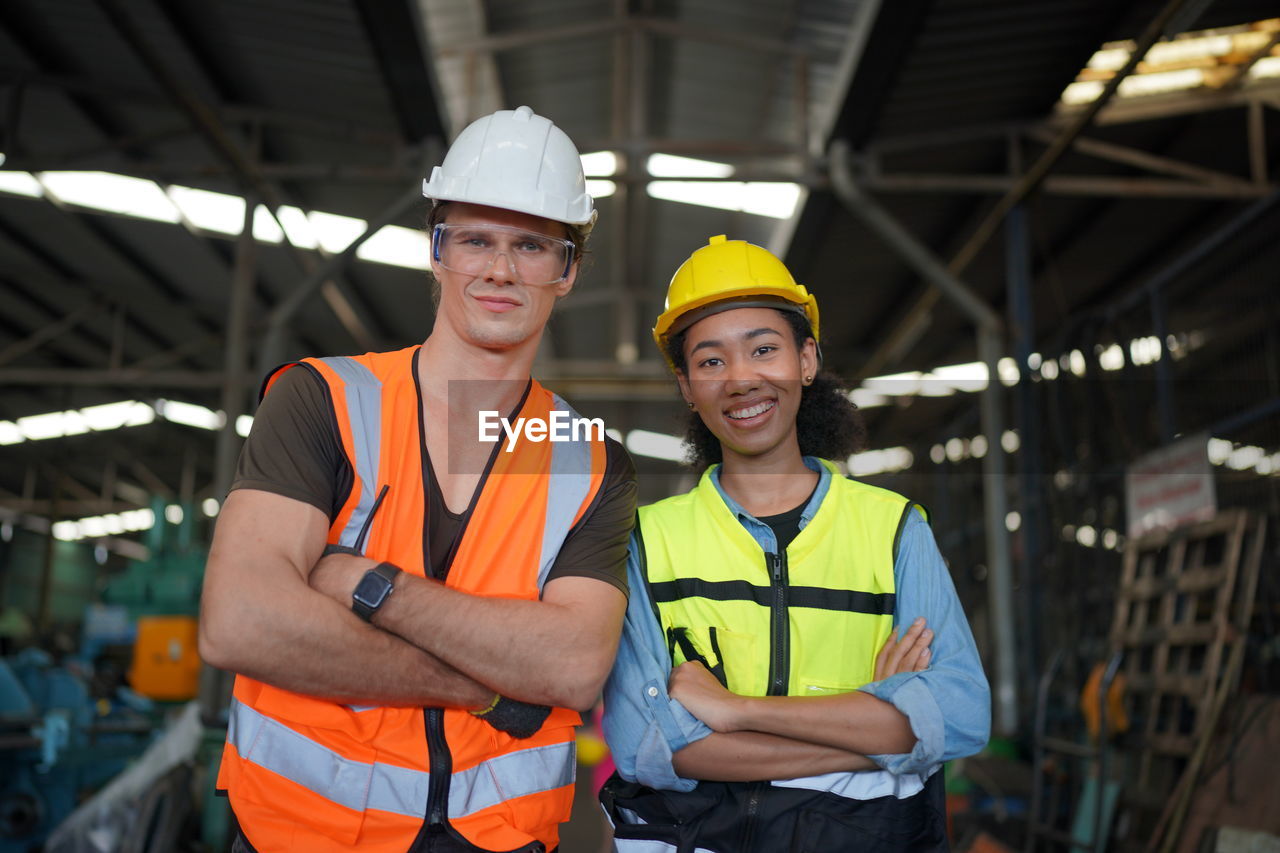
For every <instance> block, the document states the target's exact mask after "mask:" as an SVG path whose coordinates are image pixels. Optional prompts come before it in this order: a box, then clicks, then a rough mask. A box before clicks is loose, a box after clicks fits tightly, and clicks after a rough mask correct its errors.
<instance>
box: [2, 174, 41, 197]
mask: <svg viewBox="0 0 1280 853" xmlns="http://www.w3.org/2000/svg"><path fill="white" fill-rule="evenodd" d="M0 192H2V193H9V194H10V195H24V196H27V197H28V198H39V197H40V196H42V195H44V187H42V186H40V182H39V181H37V180H36V179H35V178H34V177H33V176H32V175H31V173H30V172H0Z"/></svg>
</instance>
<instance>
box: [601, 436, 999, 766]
mask: <svg viewBox="0 0 1280 853" xmlns="http://www.w3.org/2000/svg"><path fill="white" fill-rule="evenodd" d="M804 462H805V464H806V465H807V466H808V467H809V468H811V469H813V470H814V471H817V472H818V473H819V479H818V486H817V488H816V489H815V490H814V492H813V496H812V497H811V498H810V499H809V502H808V504H806V505H805V508H804V510H802V512H801V515H800V528H801V529H802V530H803V529H804V527H805V526H806V525H807V524H808V523H809V521H810V520H811V519H812V518H813V516H814V515H815V514H816V513H817V511H818V507H819V506H820V505H821V504H822V501H823V499H824V498H825V497H826V495H827V490H828V489H829V488H830V486H831V472H830V471H828V470H827V469H826V468H824V467H823V466H822V465H821V463H819V461H818V460H817V459H816V458H814V457H812V456H806V457H805V458H804ZM711 479H712V482H713V483H715V486H716V489H717V490H718V491H719V492H720V497H721V498H722V499H723V500H724V502H725V505H726V506H728V507H729V509H730V510H732V511H733V513H734V514H735V515H736V516H737V518H738V520H739V521H740V522H742V525H743V527H745V528H746V529H747V530H748V531H750V533H751V534H752V536H754V537H755V539H756V541H757V542H758V543H760V547H761V548H763V549H764V550H765V551H766V552H773V551H776V549H777V540H776V538H775V537H774V534H773V530H772V529H771V528H770V527H769V526H768V525H767V524H765V523H763V522H761V521H759V520H757V519H756V518H754V517H753V516H752V515H751V514H750V513H748V512H747V511H746V510H745V509H743V508H742V507H741V506H740V505H739V504H738V503H737V502H736V501H734V500H733V498H731V497H729V495H727V494H726V493H725V491H724V488H723V487H721V485H720V469H719V467H717V468H715V469H714V470H713V471H712V473H711ZM638 535H639V534H638V532H634V533H632V535H631V551H630V554H629V555H628V557H627V576H628V580H629V583H630V588H631V596H630V600H629V601H628V602H627V614H626V621H625V624H624V626H623V631H622V641H621V643H620V645H619V647H618V657H617V660H616V661H615V662H614V665H613V671H612V672H611V673H610V675H609V680H608V682H607V683H606V684H605V690H604V702H605V705H604V707H605V711H604V731H605V738H606V740H607V741H608V743H609V749H610V751H611V752H612V753H613V759H614V762H615V763H616V764H617V766H618V772H619V774H621V775H622V777H623V778H625V779H628V780H631V781H637V782H640V783H641V784H644V785H648V786H649V787H651V788H661V789H666V790H675V791H691V790H693V788H694V786H695V785H696V784H697V780H694V779H684V778H682V777H680V776H679V775H677V774H676V772H675V770H674V768H673V767H672V763H671V757H672V755H673V754H674V753H676V752H678V751H679V750H681V749H683V748H684V747H686V746H688V745H689V744H691V743H694V742H695V741H699V740H701V739H702V738H704V737H706V736H707V735H709V734H711V729H710V728H708V727H707V726H706V724H704V723H703V722H702V721H701V720H699V719H698V718H697V717H695V716H694V715H693V714H691V713H689V711H687V710H686V709H685V708H684V706H683V705H681V704H680V703H679V702H678V701H676V700H675V699H672V698H671V697H670V696H668V695H667V680H668V678H669V677H670V675H671V656H670V654H669V653H668V651H667V644H666V640H665V638H664V636H663V633H662V629H661V626H660V625H659V624H658V620H657V618H656V616H655V614H654V610H653V605H652V603H651V601H650V598H649V595H648V592H647V590H648V586H647V583H646V580H645V577H644V575H643V574H642V573H641V569H640V560H639V556H638V554H639V541H638V538H637V537H638ZM893 576H894V584H895V586H896V590H895V592H896V598H895V602H896V604H895V608H894V614H893V621H894V624H895V625H909V624H910V623H911V622H912V621H913V620H914V619H915V618H916V617H917V616H923V617H924V618H925V620H926V622H927V624H928V627H930V628H932V629H933V632H934V638H933V643H932V644H931V646H930V648H931V650H932V659H931V660H930V662H929V668H928V669H926V670H925V671H923V672H910V673H903V674H900V675H894V676H891V677H889V678H886V679H884V680H883V681H877V682H873V683H871V684H866V685H863V686H862V687H861V688H859V689H860V690H863V691H864V692H867V693H870V694H871V695H873V696H876V697H878V698H880V699H883V700H884V701H886V702H889V703H891V704H892V705H893V706H894V707H896V708H897V709H898V710H899V711H901V712H902V713H903V714H904V715H906V717H907V719H908V720H909V721H910V723H911V730H912V731H913V732H914V733H915V735H916V739H917V740H916V745H915V748H914V749H912V751H911V752H910V753H905V754H901V755H872V756H869V757H870V758H871V759H872V760H873V761H875V762H876V763H877V764H878V765H880V766H881V767H882V768H884V769H885V770H887V771H888V772H890V773H892V774H895V775H899V774H919V775H920V776H921V777H925V776H928V775H929V774H930V773H932V772H933V771H934V770H935V769H936V768H937V766H938V765H939V764H941V763H942V762H944V761H949V760H951V759H953V758H959V757H961V756H965V755H972V754H973V753H975V752H977V751H978V750H980V749H982V747H983V746H984V745H985V744H986V742H987V738H988V737H989V736H990V733H991V692H990V688H989V687H988V685H987V678H986V675H985V674H984V673H983V671H982V662H981V661H980V660H979V658H978V649H977V647H976V646H975V645H974V642H973V634H972V632H971V631H970V630H969V623H968V621H967V620H966V619H965V616H964V611H963V610H962V609H961V606H960V600H959V598H958V597H957V596H956V590H955V586H954V584H953V583H952V582H951V575H950V574H949V573H948V572H947V567H946V564H945V563H944V562H943V560H942V555H941V554H940V553H939V551H938V546H937V543H936V542H935V541H934V539H933V533H932V531H931V530H930V529H929V525H928V523H926V522H925V521H924V520H923V519H921V518H920V516H919V514H917V513H911V515H910V517H909V518H908V520H907V522H906V524H905V525H904V527H903V531H902V537H901V539H900V541H899V546H898V556H897V559H896V560H895V562H894V566H893ZM944 708H945V709H946V711H945V713H944V711H943V709H944Z"/></svg>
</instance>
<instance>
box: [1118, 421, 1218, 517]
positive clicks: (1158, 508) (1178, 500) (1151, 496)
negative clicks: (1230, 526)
mask: <svg viewBox="0 0 1280 853" xmlns="http://www.w3.org/2000/svg"><path fill="white" fill-rule="evenodd" d="M1124 494H1125V508H1126V509H1127V511H1128V519H1129V537H1130V538H1132V537H1135V536H1141V535H1142V534H1144V533H1147V532H1148V531H1151V530H1157V529H1161V528H1170V527H1178V526H1180V525H1183V524H1188V523H1190V522H1193V521H1204V520H1205V519H1208V518H1213V516H1214V515H1215V514H1217V512H1218V497H1217V493H1216V492H1215V491H1214V488H1213V469H1212V468H1211V467H1210V465H1209V436H1208V435H1206V434H1204V433H1200V434H1198V435H1193V436H1190V437H1188V438H1183V439H1179V440H1178V441H1175V442H1174V443H1173V444H1170V445H1167V446H1165V447H1162V448H1160V449H1159V450H1156V451H1153V452H1151V453H1148V454H1147V455H1146V456H1143V457H1141V458H1140V459H1138V460H1137V461H1136V462H1134V463H1133V464H1132V465H1130V466H1129V470H1128V471H1126V472H1125V478H1124Z"/></svg>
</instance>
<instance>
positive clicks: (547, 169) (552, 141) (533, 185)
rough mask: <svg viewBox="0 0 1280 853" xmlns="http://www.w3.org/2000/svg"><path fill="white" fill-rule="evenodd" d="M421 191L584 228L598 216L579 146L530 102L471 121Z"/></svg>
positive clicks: (432, 197) (431, 196) (434, 195)
mask: <svg viewBox="0 0 1280 853" xmlns="http://www.w3.org/2000/svg"><path fill="white" fill-rule="evenodd" d="M422 194H423V195H424V196H426V197H427V198H430V199H434V200H436V201H465V202H470V203H471V204H484V205H488V206H490V207H501V208H504V209H506V210H515V211H518V212H520V213H528V214H532V215H533V216H541V217H545V218H546V219H552V220H555V221H556V222H564V223H566V224H569V225H576V226H578V227H579V228H581V229H582V230H583V231H589V230H590V228H591V226H592V225H593V224H594V223H595V221H596V211H595V207H594V205H593V204H592V201H591V196H589V195H587V181H586V177H585V176H584V175H583V174H582V160H581V158H580V157H579V156H578V149H577V148H576V147H574V144H573V142H572V140H570V139H569V137H568V136H566V135H565V132H564V131H563V130H561V129H560V128H558V127H556V126H555V124H553V123H552V122H551V120H550V119H548V118H544V117H543V116H540V115H538V114H536V113H535V112H534V111H533V110H531V109H530V108H529V107H520V108H518V109H515V110H499V111H498V112H496V113H494V114H493V115H488V116H484V117H483V118H478V119H476V120H475V121H473V122H472V123H471V124H469V125H467V128H466V129H465V130H463V131H462V133H460V134H458V138H457V139H455V140H454V142H453V145H452V146H450V147H449V152H448V153H447V154H445V155H444V163H442V164H441V165H439V166H436V167H435V168H434V169H432V170H431V179H430V180H427V181H423V182H422Z"/></svg>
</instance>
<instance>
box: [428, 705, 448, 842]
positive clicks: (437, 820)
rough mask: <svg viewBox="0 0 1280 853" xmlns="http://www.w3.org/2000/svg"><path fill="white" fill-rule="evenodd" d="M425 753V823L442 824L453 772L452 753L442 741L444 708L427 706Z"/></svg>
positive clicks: (444, 818)
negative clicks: (428, 768) (427, 770)
mask: <svg viewBox="0 0 1280 853" xmlns="http://www.w3.org/2000/svg"><path fill="white" fill-rule="evenodd" d="M426 711H427V714H426V717H427V755H428V757H429V758H430V761H431V765H430V766H431V775H430V776H429V777H428V779H429V781H428V784H427V823H429V824H431V825H432V826H433V827H434V826H443V825H444V822H445V820H446V807H447V805H448V802H449V781H450V776H451V774H452V773H453V754H452V753H450V752H449V748H448V746H447V745H446V744H445V742H444V710H443V709H441V708H427V709H426Z"/></svg>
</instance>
